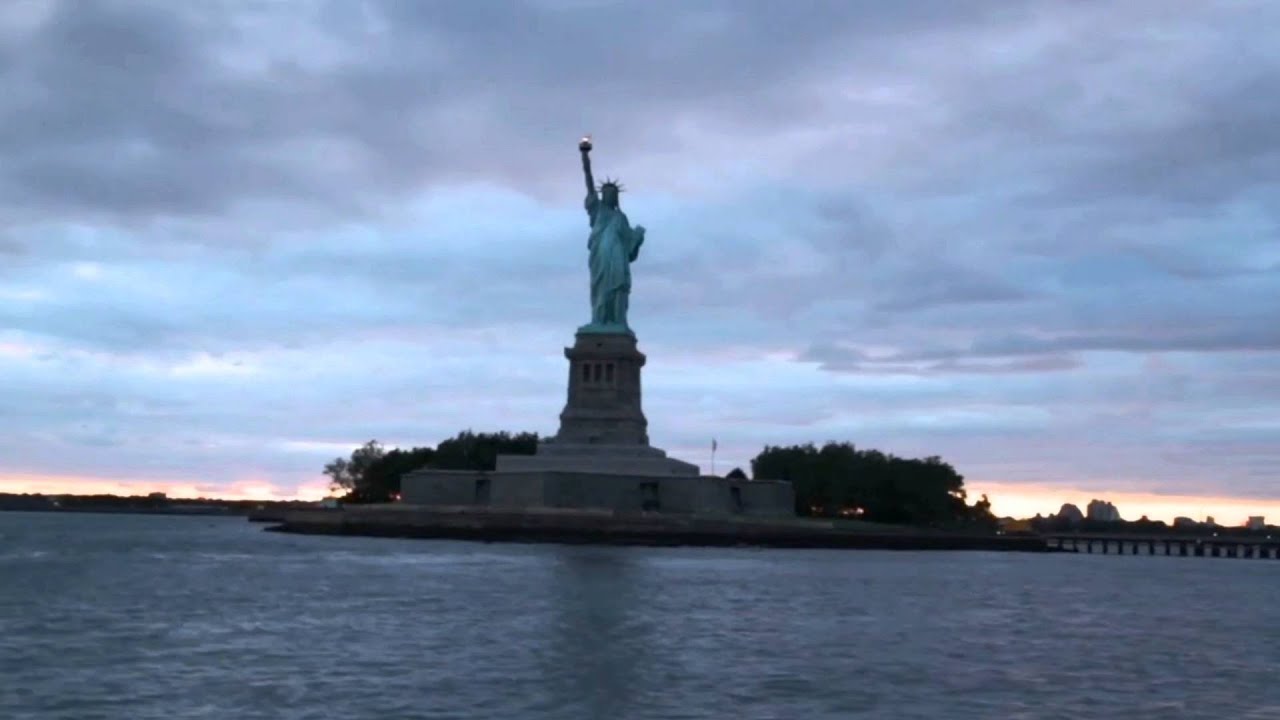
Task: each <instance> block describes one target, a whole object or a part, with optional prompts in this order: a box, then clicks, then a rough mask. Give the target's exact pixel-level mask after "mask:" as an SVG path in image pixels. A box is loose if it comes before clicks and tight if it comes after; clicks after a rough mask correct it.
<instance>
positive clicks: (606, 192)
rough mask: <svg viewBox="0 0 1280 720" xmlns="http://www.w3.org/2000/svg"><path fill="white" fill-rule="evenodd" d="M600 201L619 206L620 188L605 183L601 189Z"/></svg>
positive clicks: (611, 205)
mask: <svg viewBox="0 0 1280 720" xmlns="http://www.w3.org/2000/svg"><path fill="white" fill-rule="evenodd" d="M600 201H601V202H603V203H604V204H605V205H608V206H609V207H618V188H616V187H613V186H612V185H605V186H604V189H602V190H601V191H600Z"/></svg>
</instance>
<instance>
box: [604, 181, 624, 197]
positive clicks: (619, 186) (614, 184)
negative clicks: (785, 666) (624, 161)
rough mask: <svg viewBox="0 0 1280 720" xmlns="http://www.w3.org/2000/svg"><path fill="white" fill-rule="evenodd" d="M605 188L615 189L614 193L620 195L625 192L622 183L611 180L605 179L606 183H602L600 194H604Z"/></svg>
mask: <svg viewBox="0 0 1280 720" xmlns="http://www.w3.org/2000/svg"><path fill="white" fill-rule="evenodd" d="M605 188H613V190H614V192H616V193H618V194H622V192H623V187H622V183H620V182H618V181H617V180H613V179H611V178H605V180H604V182H602V183H600V192H604V189H605Z"/></svg>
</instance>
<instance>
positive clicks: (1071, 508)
mask: <svg viewBox="0 0 1280 720" xmlns="http://www.w3.org/2000/svg"><path fill="white" fill-rule="evenodd" d="M1057 518H1058V519H1059V520H1061V521H1063V522H1065V523H1067V524H1068V525H1079V524H1080V523H1082V522H1084V513H1082V512H1080V508H1078V507H1076V506H1075V505H1072V504H1071V503H1065V504H1063V506H1062V509H1060V510H1058V515H1057Z"/></svg>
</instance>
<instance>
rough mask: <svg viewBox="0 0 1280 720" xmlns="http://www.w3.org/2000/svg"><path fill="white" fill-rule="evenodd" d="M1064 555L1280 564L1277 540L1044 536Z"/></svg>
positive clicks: (1230, 537) (1078, 535) (1104, 534)
mask: <svg viewBox="0 0 1280 720" xmlns="http://www.w3.org/2000/svg"><path fill="white" fill-rule="evenodd" d="M1043 537H1044V539H1045V542H1047V543H1048V544H1049V547H1051V548H1054V549H1056V550H1061V551H1064V552H1076V553H1086V554H1092V553H1097V554H1102V555H1107V554H1112V555H1164V556H1167V557H1215V558H1216V557H1221V558H1248V559H1259V560H1264V559H1266V560H1280V538H1272V537H1270V536H1267V537H1242V536H1217V537H1207V536H1203V535H1196V536H1173V535H1120V534H1108V533H1089V534H1081V533H1058V534H1046V535H1044V536H1043Z"/></svg>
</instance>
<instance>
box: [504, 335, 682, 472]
mask: <svg viewBox="0 0 1280 720" xmlns="http://www.w3.org/2000/svg"><path fill="white" fill-rule="evenodd" d="M564 356H565V358H567V359H568V360H569V394H568V399H567V400H566V402H565V406H564V410H563V411H562V412H561V413H560V431H559V432H557V433H556V435H555V437H554V438H550V439H548V440H547V441H545V442H543V443H542V444H541V445H540V446H539V447H538V453H537V454H536V455H502V456H499V457H498V466H497V469H498V470H499V471H506V470H511V471H529V470H562V471H566V472H599V473H607V474H619V473H622V474H629V475H637V474H638V475H668V476H669V475H695V476H696V475H697V474H698V472H699V470H698V466H697V465H694V464H693V463H687V462H683V461H681V460H675V459H672V458H668V457H667V454H666V453H665V452H663V451H662V450H659V449H658V448H655V447H651V446H650V445H649V433H648V428H649V421H648V420H646V419H645V416H644V410H643V408H642V404H641V401H640V396H641V392H640V369H641V368H643V367H644V362H645V357H644V354H643V353H641V352H640V350H639V349H638V348H637V347H636V338H635V335H633V334H631V333H630V332H627V333H625V334H624V333H621V332H617V333H600V332H581V331H580V332H579V333H578V334H577V336H576V337H575V339H574V344H573V347H571V348H565V351H564Z"/></svg>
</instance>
